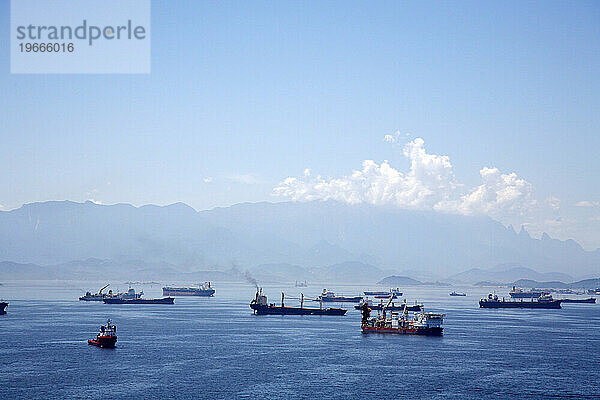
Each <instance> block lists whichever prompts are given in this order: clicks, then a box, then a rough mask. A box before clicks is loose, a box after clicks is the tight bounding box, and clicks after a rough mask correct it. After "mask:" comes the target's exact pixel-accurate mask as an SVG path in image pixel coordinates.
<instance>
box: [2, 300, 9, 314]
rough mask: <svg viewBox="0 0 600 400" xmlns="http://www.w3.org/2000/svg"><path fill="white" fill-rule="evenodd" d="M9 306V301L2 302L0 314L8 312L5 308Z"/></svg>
mask: <svg viewBox="0 0 600 400" xmlns="http://www.w3.org/2000/svg"><path fill="white" fill-rule="evenodd" d="M6 307H8V303H7V302H5V301H2V302H0V315H4V314H6V310H5V308H6Z"/></svg>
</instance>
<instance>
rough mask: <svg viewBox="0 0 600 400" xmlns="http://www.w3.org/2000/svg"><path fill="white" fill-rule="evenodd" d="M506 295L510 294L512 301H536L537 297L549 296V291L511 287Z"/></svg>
mask: <svg viewBox="0 0 600 400" xmlns="http://www.w3.org/2000/svg"><path fill="white" fill-rule="evenodd" d="M508 294H510V297H512V298H513V299H537V298H539V297H542V296H547V295H549V294H550V291H549V290H541V289H531V290H523V289H521V288H518V287H516V286H513V287H512V290H511V291H510V292H508Z"/></svg>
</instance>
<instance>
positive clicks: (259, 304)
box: [250, 289, 347, 315]
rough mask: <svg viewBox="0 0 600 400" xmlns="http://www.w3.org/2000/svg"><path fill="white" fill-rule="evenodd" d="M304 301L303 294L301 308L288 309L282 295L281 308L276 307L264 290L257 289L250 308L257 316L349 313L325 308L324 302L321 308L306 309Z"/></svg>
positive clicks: (282, 294)
mask: <svg viewBox="0 0 600 400" xmlns="http://www.w3.org/2000/svg"><path fill="white" fill-rule="evenodd" d="M304 300H305V298H304V295H303V294H301V297H300V307H286V306H285V294H284V293H281V306H276V305H275V303H271V304H268V303H267V296H265V295H264V294H263V292H262V289H257V290H256V296H255V297H254V299H253V300H252V301H251V302H250V308H251V309H252V310H254V314H256V315H345V314H346V311H347V310H344V309H343V308H323V302H321V306H320V307H319V308H311V307H304ZM306 300H308V299H306Z"/></svg>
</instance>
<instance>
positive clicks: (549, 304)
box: [479, 300, 562, 309]
mask: <svg viewBox="0 0 600 400" xmlns="http://www.w3.org/2000/svg"><path fill="white" fill-rule="evenodd" d="M560 303H561V300H553V301H544V302H538V301H480V302H479V307H481V308H543V309H559V308H562V307H561V306H560Z"/></svg>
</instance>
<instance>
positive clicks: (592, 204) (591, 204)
mask: <svg viewBox="0 0 600 400" xmlns="http://www.w3.org/2000/svg"><path fill="white" fill-rule="evenodd" d="M575 206H576V207H600V201H589V200H583V201H579V202H577V203H575Z"/></svg>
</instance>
